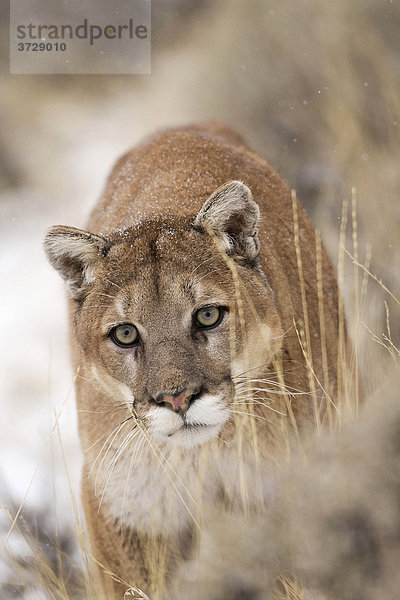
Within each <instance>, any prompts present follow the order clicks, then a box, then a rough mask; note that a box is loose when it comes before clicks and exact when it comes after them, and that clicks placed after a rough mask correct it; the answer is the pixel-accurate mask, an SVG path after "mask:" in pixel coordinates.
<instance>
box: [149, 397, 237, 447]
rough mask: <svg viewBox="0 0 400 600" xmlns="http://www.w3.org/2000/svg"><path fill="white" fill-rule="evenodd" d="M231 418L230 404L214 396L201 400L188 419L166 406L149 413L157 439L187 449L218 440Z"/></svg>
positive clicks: (152, 430)
mask: <svg viewBox="0 0 400 600" xmlns="http://www.w3.org/2000/svg"><path fill="white" fill-rule="evenodd" d="M228 418H229V409H228V407H227V405H226V401H224V400H223V397H222V396H219V395H218V396H213V395H210V394H204V395H202V396H201V397H200V398H198V399H197V400H196V402H195V403H194V404H193V405H192V406H191V407H190V408H189V410H188V411H187V413H186V414H185V416H184V417H182V416H181V415H179V414H177V413H174V412H172V411H171V410H169V409H168V408H165V407H162V406H154V407H152V408H151V409H150V410H149V412H148V414H147V421H148V423H149V425H148V427H149V431H150V433H151V435H152V436H153V438H154V439H155V440H157V441H158V442H163V443H166V444H169V445H171V446H182V447H184V448H193V447H195V446H199V445H200V444H204V443H205V442H208V441H210V440H212V439H213V438H215V437H216V436H217V435H218V433H219V432H220V431H221V429H222V427H223V425H224V424H225V423H226V421H227V420H228Z"/></svg>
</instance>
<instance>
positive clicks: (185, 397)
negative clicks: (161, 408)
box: [157, 388, 195, 415]
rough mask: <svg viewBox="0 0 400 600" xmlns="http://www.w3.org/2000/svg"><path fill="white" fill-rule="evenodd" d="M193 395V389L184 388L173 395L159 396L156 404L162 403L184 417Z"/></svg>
mask: <svg viewBox="0 0 400 600" xmlns="http://www.w3.org/2000/svg"><path fill="white" fill-rule="evenodd" d="M194 394H195V391H194V390H193V389H190V388H185V389H184V390H180V391H179V392H176V393H174V394H160V395H159V396H158V397H157V402H159V403H161V402H163V403H164V405H165V406H166V407H167V408H170V409H171V410H173V411H174V412H180V413H181V414H183V415H184V414H185V412H186V411H187V409H188V408H189V406H190V401H191V398H192V396H193V395H194Z"/></svg>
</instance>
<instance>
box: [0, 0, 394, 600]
mask: <svg viewBox="0 0 400 600" xmlns="http://www.w3.org/2000/svg"><path fill="white" fill-rule="evenodd" d="M198 5H199V6H198V7H196V8H193V9H187V11H188V12H185V11H183V12H182V15H183V16H181V17H179V20H178V21H177V23H179V25H176V23H175V20H174V19H171V18H170V17H168V11H167V16H165V15H164V17H165V19H164V17H163V20H160V21H159V22H158V23H156V28H155V40H154V45H155V48H156V49H157V52H155V56H154V74H153V75H152V77H151V78H147V79H146V78H137V79H134V78H102V79H100V78H87V80H85V81H83V80H82V78H78V77H76V78H68V80H66V79H64V80H61V78H46V79H44V78H37V79H35V78H20V79H19V80H18V81H17V80H16V78H15V77H14V78H10V77H5V78H4V84H3V85H2V95H1V101H0V120H1V124H2V134H3V136H4V137H5V140H6V144H5V146H4V149H3V150H2V152H1V154H0V172H1V173H2V179H3V181H4V187H3V188H2V200H4V203H3V205H2V211H5V212H4V213H3V212H2V214H4V215H8V213H7V212H6V208H7V206H8V205H11V204H12V203H13V202H16V201H15V197H17V198H19V203H16V204H15V208H14V206H13V209H12V211H11V212H10V214H13V215H14V212H13V211H14V210H15V215H16V216H17V218H19V219H20V220H22V218H23V214H24V213H26V214H27V215H28V217H27V226H26V231H28V230H29V229H30V228H31V222H32V218H33V215H34V216H35V218H36V212H38V213H39V214H40V213H41V212H42V213H43V214H44V215H45V217H43V218H42V220H41V221H40V223H39V224H37V231H35V235H36V237H37V239H39V238H40V237H41V235H42V232H43V230H44V229H45V226H46V225H47V224H50V223H51V222H53V221H54V222H56V221H65V222H67V221H69V222H71V223H74V224H76V225H79V222H80V221H81V220H82V219H83V218H84V215H85V214H86V213H87V207H88V204H89V202H92V201H93V198H94V196H95V195H96V193H97V191H98V186H99V182H100V181H101V180H102V179H103V178H104V173H105V170H106V169H107V168H108V165H109V163H110V161H112V160H114V158H115V156H116V155H117V154H119V153H120V152H121V151H122V150H123V149H124V147H125V146H128V145H131V144H132V143H134V141H135V140H136V139H137V138H138V137H139V136H140V135H141V134H143V133H147V132H148V131H149V130H150V129H154V128H156V127H159V126H165V125H166V124H169V123H172V122H173V123H176V122H184V121H190V120H201V119H209V118H216V119H219V120H221V121H223V122H226V123H227V124H229V125H232V126H233V127H234V128H236V129H239V130H241V132H242V133H243V134H244V135H245V137H246V138H247V139H249V141H250V143H251V144H252V145H254V146H255V147H256V148H258V149H259V150H260V151H261V152H262V153H263V154H264V155H265V156H267V157H268V158H269V160H270V161H271V162H272V163H273V164H274V165H275V166H277V168H278V170H279V171H280V172H281V173H282V174H283V175H284V176H286V178H287V179H288V180H289V181H290V183H291V184H292V186H293V188H295V189H296V190H297V192H298V194H299V197H300V198H301V199H302V201H303V202H305V203H306V206H307V209H308V211H309V212H310V213H311V214H312V216H313V219H314V222H315V223H316V224H317V226H318V227H319V229H320V230H321V235H322V238H323V240H324V243H325V245H326V246H327V247H328V249H329V252H330V254H331V256H332V257H334V260H335V263H336V264H337V267H338V275H339V280H340V285H341V288H342V290H343V297H344V301H343V304H341V305H340V314H341V331H340V335H339V343H340V351H339V357H340V361H339V369H340V371H341V373H342V376H341V378H340V381H341V393H340V394H339V397H340V405H337V404H336V403H334V402H333V401H332V398H331V397H330V393H329V389H330V381H329V374H328V367H329V365H328V364H327V358H326V338H325V337H324V333H323V332H324V322H325V318H326V314H325V310H324V301H323V294H322V273H321V269H320V265H321V261H320V260H317V272H316V280H317V281H318V282H319V288H318V289H319V320H320V328H321V356H322V360H323V365H324V375H323V380H320V379H318V380H317V379H316V377H315V372H314V369H313V360H314V357H313V356H312V354H311V353H310V340H309V328H308V326H307V306H306V303H305V302H304V300H303V302H304V310H303V312H304V315H305V319H304V323H303V326H301V325H299V324H298V325H297V331H298V336H299V340H300V342H301V344H302V348H303V352H304V356H305V358H306V361H307V363H308V366H309V388H310V392H311V396H312V397H313V392H314V391H315V389H316V388H317V389H322V390H324V391H325V392H326V393H325V399H326V422H325V423H322V422H321V415H320V413H319V410H318V408H317V404H316V403H315V394H314V406H315V411H314V421H315V429H316V430H317V431H318V437H319V438H320V440H319V441H317V442H315V445H314V447H312V448H311V449H310V447H309V446H308V445H304V443H303V442H301V443H299V444H298V451H299V454H300V455H301V458H297V459H293V458H292V454H291V452H290V444H289V442H288V435H289V434H288V432H289V430H293V429H296V423H295V421H294V416H293V414H292V413H291V405H290V393H291V391H288V392H287V393H286V394H283V395H282V396H281V400H282V402H283V405H284V412H286V410H287V411H288V415H289V418H281V419H280V418H279V419H278V421H279V433H280V437H279V439H280V443H281V448H280V452H279V457H280V459H279V461H276V462H279V463H282V467H281V470H279V472H278V474H277V475H276V477H277V481H278V483H277V484H276V485H277V491H276V492H275V496H276V498H277V500H276V503H275V504H274V503H273V502H272V503H271V490H270V489H269V488H268V486H265V485H264V484H263V481H264V480H263V473H262V472H260V469H259V470H258V473H257V477H256V478H255V481H256V482H257V483H258V486H255V485H254V481H253V479H254V478H253V474H254V472H253V471H247V470H246V467H244V466H243V467H242V468H241V470H240V472H239V476H238V481H239V487H240V498H241V505H240V507H239V508H240V511H239V512H241V513H242V514H243V515H244V516H243V517H241V518H240V519H238V516H237V513H235V514H234V515H233V516H232V514H231V512H232V510H231V509H232V503H233V500H232V498H231V499H229V498H228V499H227V502H226V505H225V514H224V515H222V516H221V515H220V514H218V515H217V516H216V517H215V518H213V516H212V513H211V512H210V511H208V509H207V507H199V508H198V511H197V514H196V515H194V518H195V519H196V521H198V522H199V524H200V527H199V528H198V529H199V530H201V532H202V533H201V535H199V540H198V556H197V558H198V562H197V566H196V567H195V568H194V565H193V563H190V564H188V565H184V566H183V570H182V577H181V579H180V581H179V584H180V586H179V589H177V590H176V595H175V596H174V598H176V600H178V599H179V598H182V600H183V599H185V600H186V598H188V597H190V598H191V600H196V599H198V600H200V599H203V598H204V599H205V598H207V600H213V599H215V600H218V599H219V598H221V599H222V598H226V597H227V595H228V596H229V597H230V598H236V597H244V598H248V599H250V598H251V599H252V600H253V599H254V600H255V599H256V598H257V600H258V599H259V598H265V599H266V598H268V599H269V598H271V594H273V598H274V600H289V599H291V600H295V599H297V600H304V599H305V598H307V599H310V600H311V599H317V600H319V599H320V598H324V597H327V598H333V599H335V598H338V599H339V598H340V600H344V599H346V598H354V597H357V594H359V595H361V596H362V597H363V598H364V599H366V600H369V598H377V597H379V598H380V600H386V598H387V599H389V598H394V597H396V595H397V593H398V592H397V590H398V589H399V581H398V575H397V568H396V564H398V552H399V545H400V543H399V539H398V534H397V533H396V532H398V528H397V527H398V524H397V520H396V519H397V516H396V514H395V512H394V511H393V505H394V504H395V502H396V500H397V506H398V497H397V495H398V490H397V487H396V486H398V480H399V473H398V466H396V465H397V463H396V458H397V456H398V455H397V453H398V447H396V443H395V442H396V439H395V437H391V436H394V433H393V431H392V424H391V421H393V427H394V426H395V424H396V423H397V424H398V429H399V428H400V424H399V420H398V410H397V408H396V407H397V405H396V397H395V396H396V394H397V389H398V384H399V379H398V370H399V344H400V335H399V331H400V327H399V325H400V310H399V297H400V278H399V264H400V243H399V240H400V214H399V202H398V190H399V177H400V175H399V169H398V165H399V163H400V150H399V148H400V145H399V143H398V142H399V134H398V130H399V126H400V111H399V96H398V86H399V79H400V73H399V69H398V66H397V65H398V58H399V57H398V48H397V38H398V25H399V23H400V14H399V7H398V5H396V4H395V3H386V4H384V3H382V2H378V1H376V0H373V1H370V2H368V3H367V4H366V3H365V2H363V1H362V0H354V2H351V3H348V2H344V1H342V2H340V1H339V2H335V3H327V2H325V3H321V2H320V1H319V0H318V1H317V0H307V1H306V2H301V3H293V2H291V1H290V0H282V1H281V2H280V3H279V4H278V3H277V4H276V6H271V7H268V8H267V9H266V5H265V2H264V1H263V0H254V2H251V3H246V2H241V1H240V0H227V1H226V2H225V3H212V2H204V3H198ZM174 6H178V9H177V11H178V12H179V3H175V5H174ZM182 10H183V9H182ZM185 10H186V9H185ZM190 10H194V11H195V12H193V13H191V12H190ZM173 12H175V10H174V11H173ZM192 14H193V15H194V17H195V18H193V19H191V18H190V17H191V15H192ZM4 22H5V23H7V19H5V20H4ZM163 23H164V24H163ZM174 23H175V25H174ZM210 23H213V31H215V32H218V35H214V33H213V31H211V29H210ZM157 27H158V28H159V29H158V30H157ZM172 40H173V43H171V41H172ZM161 107H162V110H161ZM128 124H129V125H128ZM99 131H100V132H101V134H100V135H99ZM99 138H101V139H102V140H103V139H104V140H105V142H104V145H105V147H106V149H103V150H102V149H101V148H100V150H99V151H98V149H97V147H96V145H97V144H98V140H99ZM82 148H85V154H84V155H83V154H82ZM101 152H103V153H104V155H103V154H101ZM87 155H88V156H90V157H91V161H90V160H89V161H88V160H87ZM43 165H48V166H47V170H46V172H44V168H43ZM71 172H73V173H74V176H73V177H72V178H71V182H68V185H65V182H66V181H67V180H68V179H69V178H70V173H71ZM60 173H62V176H61V175H60ZM9 190H12V192H9ZM26 190H29V194H28V192H27V191H26ZM31 190H36V196H35V197H37V198H39V199H40V200H36V204H34V208H33V211H32V213H30V212H29V210H31V209H30V208H29V210H28V207H30V205H31V203H32V198H33V197H34V196H32V191H31ZM14 193H15V194H16V196H14V195H13V194H14ZM7 194H10V195H9V196H8V195H7ZM18 194H22V196H18ZM24 194H25V196H24ZM75 197H76V198H77V199H78V200H77V201H72V200H71V199H72V198H75ZM10 198H11V199H10ZM55 198H58V199H59V202H60V204H59V205H58V208H57V204H56V203H55V202H54V199H55ZM86 199H87V200H86ZM61 205H62V206H63V207H66V208H63V209H61V208H60V207H61ZM341 206H343V210H342V214H340V213H341V209H340V207H341ZM57 211H58V212H57ZM64 211H65V213H64ZM338 219H339V220H340V226H339V227H338ZM6 224H7V228H8V227H9V223H8V221H7V223H6ZM339 229H340V231H339ZM26 231H25V233H24V239H25V238H26ZM20 242H21V240H20V239H17V240H15V239H14V241H13V243H14V244H15V245H18V244H20ZM297 253H298V254H297V256H298V266H299V276H300V281H301V278H302V263H301V261H302V256H301V247H300V246H299V244H297ZM316 255H317V257H318V256H320V238H319V236H317V238H316ZM233 276H234V278H235V274H234V269H233ZM235 282H236V285H237V292H238V310H237V318H238V319H239V320H240V322H241V323H242V326H243V310H242V309H241V308H240V306H241V303H242V302H248V298H246V297H245V296H244V290H243V288H242V286H241V285H240V281H238V280H235ZM303 299H305V296H304V294H303ZM345 313H346V316H347V321H348V323H349V328H350V331H351V334H352V338H353V340H354V349H355V351H354V353H352V354H351V356H345V346H344V338H343V323H344V315H345ZM44 327H45V325H44ZM233 342H234V340H233ZM232 353H234V343H232ZM20 363H21V358H20V357H19V363H18V365H19V366H18V369H16V372H18V373H17V375H16V377H17V376H18V377H20V375H19V373H20V369H22V366H20ZM274 368H275V370H276V371H278V372H279V365H275V366H274ZM348 368H350V370H351V371H353V370H354V371H357V370H359V371H361V373H362V375H363V380H364V388H365V397H366V401H367V411H364V410H363V409H361V411H358V408H357V407H358V405H359V397H358V392H357V391H355V392H354V390H352V391H351V392H350V389H349V381H350V380H351V377H348V370H347V369H348ZM393 373H394V375H393ZM21 377H22V376H21ZM26 378H27V379H29V381H30V380H31V379H30V374H29V372H28V375H27V376H26ZM280 382H281V385H282V386H284V374H283V373H280ZM281 389H282V388H281ZM46 394H47V390H46V389H45V388H44V389H43V390H42V393H41V395H42V396H46ZM39 395H40V394H39ZM391 396H393V398H392V399H390V397H391ZM11 400H12V402H14V401H15V399H14V397H12V398H11ZM243 401H244V402H246V403H245V404H242V405H241V406H240V412H241V413H242V414H240V415H236V416H237V426H238V432H239V435H238V438H237V441H238V444H239V445H240V444H241V443H244V442H243V440H244V439H245V438H246V436H247V431H248V430H250V431H251V432H252V436H253V437H252V439H253V443H254V452H255V453H256V455H257V453H259V446H260V441H259V440H258V438H257V434H256V430H257V428H256V427H255V422H256V421H257V419H255V418H254V416H255V415H257V405H256V404H255V402H254V398H253V400H251V398H250V401H247V400H246V398H244V399H243ZM368 406H369V408H368ZM354 407H356V408H357V409H356V411H355V412H357V413H358V412H360V416H359V418H360V424H359V425H357V426H354V425H349V424H347V423H348V421H350V420H351V419H352V418H353V417H354V414H353V415H352V417H350V416H349V412H348V411H349V409H354ZM350 412H352V411H351V410H350ZM243 413H249V414H247V415H244V414H243ZM357 416H358V415H356V417H357ZM59 417H60V415H58V417H57V418H55V420H54V427H53V433H52V436H53V438H52V439H53V441H54V444H55V445H56V446H57V447H58V448H59V451H60V456H59V459H58V463H57V464H58V465H59V466H58V467H57V468H58V469H59V468H61V469H64V472H65V477H68V468H67V467H64V466H63V465H64V460H63V457H62V450H63V443H61V442H58V421H59ZM396 419H397V420H396ZM326 428H327V429H328V431H329V435H328V434H327V433H326ZM331 436H335V439H334V440H333V441H332V439H331ZM298 439H299V438H298ZM389 441H390V442H392V443H389ZM46 448H48V447H46ZM47 451H48V450H47V449H46V450H44V452H47ZM204 462H205V463H206V462H207V456H205V457H204ZM293 465H294V466H293ZM35 473H36V471H35ZM355 474H356V475H355ZM170 475H171V478H172V479H174V477H175V474H174V473H170ZM227 476H228V477H231V478H232V479H233V480H236V478H237V473H236V472H232V473H228V474H227ZM249 478H250V479H251V484H249V483H248V479H249ZM349 490H351V494H349ZM29 492H30V489H27V495H28V494H29ZM255 499H257V510H254V504H255ZM69 502H70V504H71V506H72V507H73V508H72V513H73V515H74V517H73V522H74V531H72V532H70V533H69V534H68V533H65V532H59V535H58V536H57V534H56V533H54V534H53V535H52V536H51V537H50V538H46V536H44V535H43V522H46V520H45V518H44V516H43V515H41V514H36V515H35V514H33V512H32V509H29V510H28V509H27V510H26V511H25V516H24V509H25V499H24V498H19V499H18V503H17V505H15V504H13V503H12V502H11V501H10V502H8V503H7V505H8V509H7V510H5V509H2V510H1V513H0V517H1V522H2V531H5V532H6V535H5V536H4V537H3V540H2V544H3V546H2V549H1V555H2V556H1V559H0V560H1V561H2V563H1V564H2V569H1V575H0V579H1V580H2V581H1V583H0V590H1V594H2V597H4V598H6V599H7V600H8V598H12V597H17V598H18V597H20V598H24V600H25V599H28V598H30V597H33V598H41V597H44V598H51V599H52V600H53V599H57V600H67V599H68V600H72V599H76V598H92V597H96V598H100V597H101V593H102V591H101V590H98V589H96V582H95V581H94V580H93V576H92V575H91V570H92V565H93V558H92V556H91V554H90V552H89V551H88V549H87V542H86V540H85V527H84V525H83V522H82V519H81V516H80V513H79V508H78V506H77V504H78V495H77V492H76V490H75V489H72V487H71V492H70V499H69ZM234 505H235V510H236V509H237V508H238V507H237V503H234ZM360 507H362V509H363V514H362V515H361V517H362V518H360V515H359V510H360ZM346 511H347V512H346ZM202 513H203V514H202ZM344 513H345V514H346V515H347V516H346V518H345V519H344V521H343V519H342V517H343V514H344ZM349 514H350V517H349V516H348V515H349ZM36 520H37V522H38V526H37V527H36ZM343 523H344V526H343ZM366 523H367V526H366V525H365V524H366ZM49 528H50V529H52V530H53V532H57V527H56V526H55V525H54V523H53V525H49ZM396 528H397V529H396ZM7 532H10V536H8V534H7ZM211 533H212V535H211ZM69 535H72V537H73V538H74V539H75V542H72V541H71V540H70V539H69ZM396 536H397V537H396ZM6 541H7V544H5V543H4V542H6ZM323 542H324V545H323V547H322V548H321V544H322V543H323ZM325 542H327V543H325ZM77 549H78V550H77ZM152 550H154V552H152V556H157V560H156V561H154V564H153V567H154V569H156V570H159V569H160V565H162V562H163V549H158V553H156V552H155V549H152ZM71 556H72V560H71ZM3 565H4V567H3ZM349 565H351V568H349ZM378 566H379V568H378ZM285 571H288V572H291V571H293V572H296V574H297V576H298V579H299V580H300V579H303V580H304V581H305V582H306V583H307V587H306V588H305V589H303V588H302V587H301V586H300V584H299V583H298V581H297V580H295V579H293V578H292V577H290V576H289V575H288V576H287V577H284V576H283V575H282V572H285ZM344 574H346V576H344ZM352 575H353V576H352ZM160 580H162V577H160ZM276 580H279V583H278V584H276V583H275V582H276ZM365 582H368V584H366V583H365ZM274 586H275V587H274ZM160 587H162V585H161V586H160ZM310 589H312V591H310ZM271 590H274V591H271ZM134 593H135V594H136V595H134V596H132V595H131V596H130V597H137V598H140V597H141V596H140V593H139V591H136V592H134ZM158 593H159V594H160V595H161V591H159V592H158ZM325 594H327V595H326V596H325ZM151 600H153V598H151Z"/></svg>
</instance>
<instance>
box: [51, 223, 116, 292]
mask: <svg viewBox="0 0 400 600" xmlns="http://www.w3.org/2000/svg"><path fill="white" fill-rule="evenodd" d="M109 247H110V244H109V242H107V240H105V239H104V238H102V237H100V236H98V235H94V234H92V233H89V232H88V231H83V230H82V229H76V228H75V227H63V226H62V225H57V226H55V227H50V229H49V230H48V231H47V233H46V236H45V238H44V249H45V252H46V255H47V258H48V259H49V261H50V263H51V264H52V265H53V267H54V268H55V269H57V271H59V272H60V274H61V277H63V279H65V281H66V283H67V290H68V293H69V295H70V296H71V298H73V299H74V300H82V298H83V296H84V294H85V288H86V287H87V286H88V285H90V284H91V283H92V282H93V281H94V267H95V265H96V263H98V262H99V261H100V260H101V258H102V257H103V256H105V255H106V253H107V251H108V249H109Z"/></svg>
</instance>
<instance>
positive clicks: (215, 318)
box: [195, 306, 224, 328]
mask: <svg viewBox="0 0 400 600" xmlns="http://www.w3.org/2000/svg"><path fill="white" fill-rule="evenodd" d="M223 314H224V311H223V309H222V308H221V307H220V306H205V307H204V308H200V310H198V311H197V312H196V314H195V320H196V325H197V326H198V327H203V328H204V327H215V326H216V325H219V323H220V322H221V319H222V316H223Z"/></svg>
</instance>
